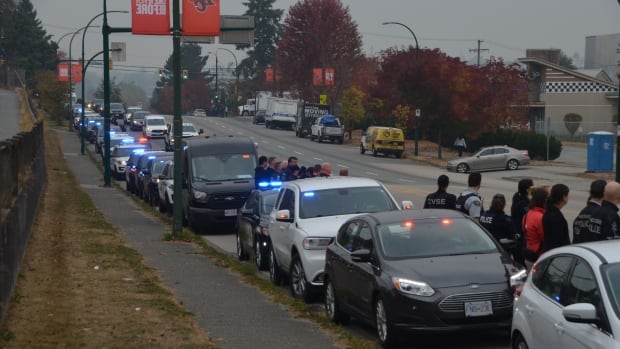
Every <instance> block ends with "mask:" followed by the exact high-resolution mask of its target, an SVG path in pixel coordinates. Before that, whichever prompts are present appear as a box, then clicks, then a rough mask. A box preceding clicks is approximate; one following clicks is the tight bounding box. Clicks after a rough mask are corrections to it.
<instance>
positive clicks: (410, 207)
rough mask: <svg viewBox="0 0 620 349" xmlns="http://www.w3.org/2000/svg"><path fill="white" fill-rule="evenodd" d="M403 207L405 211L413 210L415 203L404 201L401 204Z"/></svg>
mask: <svg viewBox="0 0 620 349" xmlns="http://www.w3.org/2000/svg"><path fill="white" fill-rule="evenodd" d="M401 205H402V206H401V207H402V208H403V210H413V201H410V200H404V201H403V202H402V203H401Z"/></svg>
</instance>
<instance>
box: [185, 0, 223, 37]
mask: <svg viewBox="0 0 620 349" xmlns="http://www.w3.org/2000/svg"><path fill="white" fill-rule="evenodd" d="M182 11H183V13H182V18H181V28H182V30H181V31H182V35H183V36H218V35H220V0H183V10H182Z"/></svg>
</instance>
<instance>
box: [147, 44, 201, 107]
mask: <svg viewBox="0 0 620 349" xmlns="http://www.w3.org/2000/svg"><path fill="white" fill-rule="evenodd" d="M208 59H209V56H202V48H201V47H200V45H198V44H195V43H187V44H183V45H182V46H181V70H187V72H188V77H187V79H185V80H183V82H182V89H181V91H182V92H181V94H182V95H183V99H182V101H183V111H189V110H193V109H196V108H206V107H207V106H206V105H205V104H206V102H205V101H209V100H210V97H211V96H212V95H213V93H212V92H211V89H210V88H209V86H208V85H209V83H210V82H212V81H213V75H212V74H210V72H209V70H205V69H204V68H205V66H206V65H207V61H208ZM173 77H174V76H173V67H172V55H170V56H169V57H168V59H167V60H166V64H165V65H164V74H163V76H160V78H159V81H157V83H156V88H155V90H154V91H153V96H152V98H151V105H152V106H154V107H155V108H156V109H157V110H158V111H159V112H161V113H166V112H168V113H171V112H172V110H173V108H172V93H171V92H170V91H169V88H171V87H172V79H173ZM187 89H191V91H186V90H187Z"/></svg>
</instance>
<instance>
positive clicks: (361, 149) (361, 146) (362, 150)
mask: <svg viewBox="0 0 620 349" xmlns="http://www.w3.org/2000/svg"><path fill="white" fill-rule="evenodd" d="M365 152H366V149H364V145H363V144H360V154H364V153H365Z"/></svg>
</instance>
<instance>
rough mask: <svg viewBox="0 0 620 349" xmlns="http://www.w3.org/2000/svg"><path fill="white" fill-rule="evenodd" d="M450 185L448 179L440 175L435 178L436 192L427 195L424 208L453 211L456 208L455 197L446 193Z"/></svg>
mask: <svg viewBox="0 0 620 349" xmlns="http://www.w3.org/2000/svg"><path fill="white" fill-rule="evenodd" d="M448 185H450V178H449V177H448V176H446V175H441V176H439V177H438V178H437V191H436V192H434V193H430V194H428V196H427V197H426V200H424V208H445V209H451V210H454V209H455V208H456V206H455V205H456V195H454V194H450V193H448V192H446V190H447V189H448Z"/></svg>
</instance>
